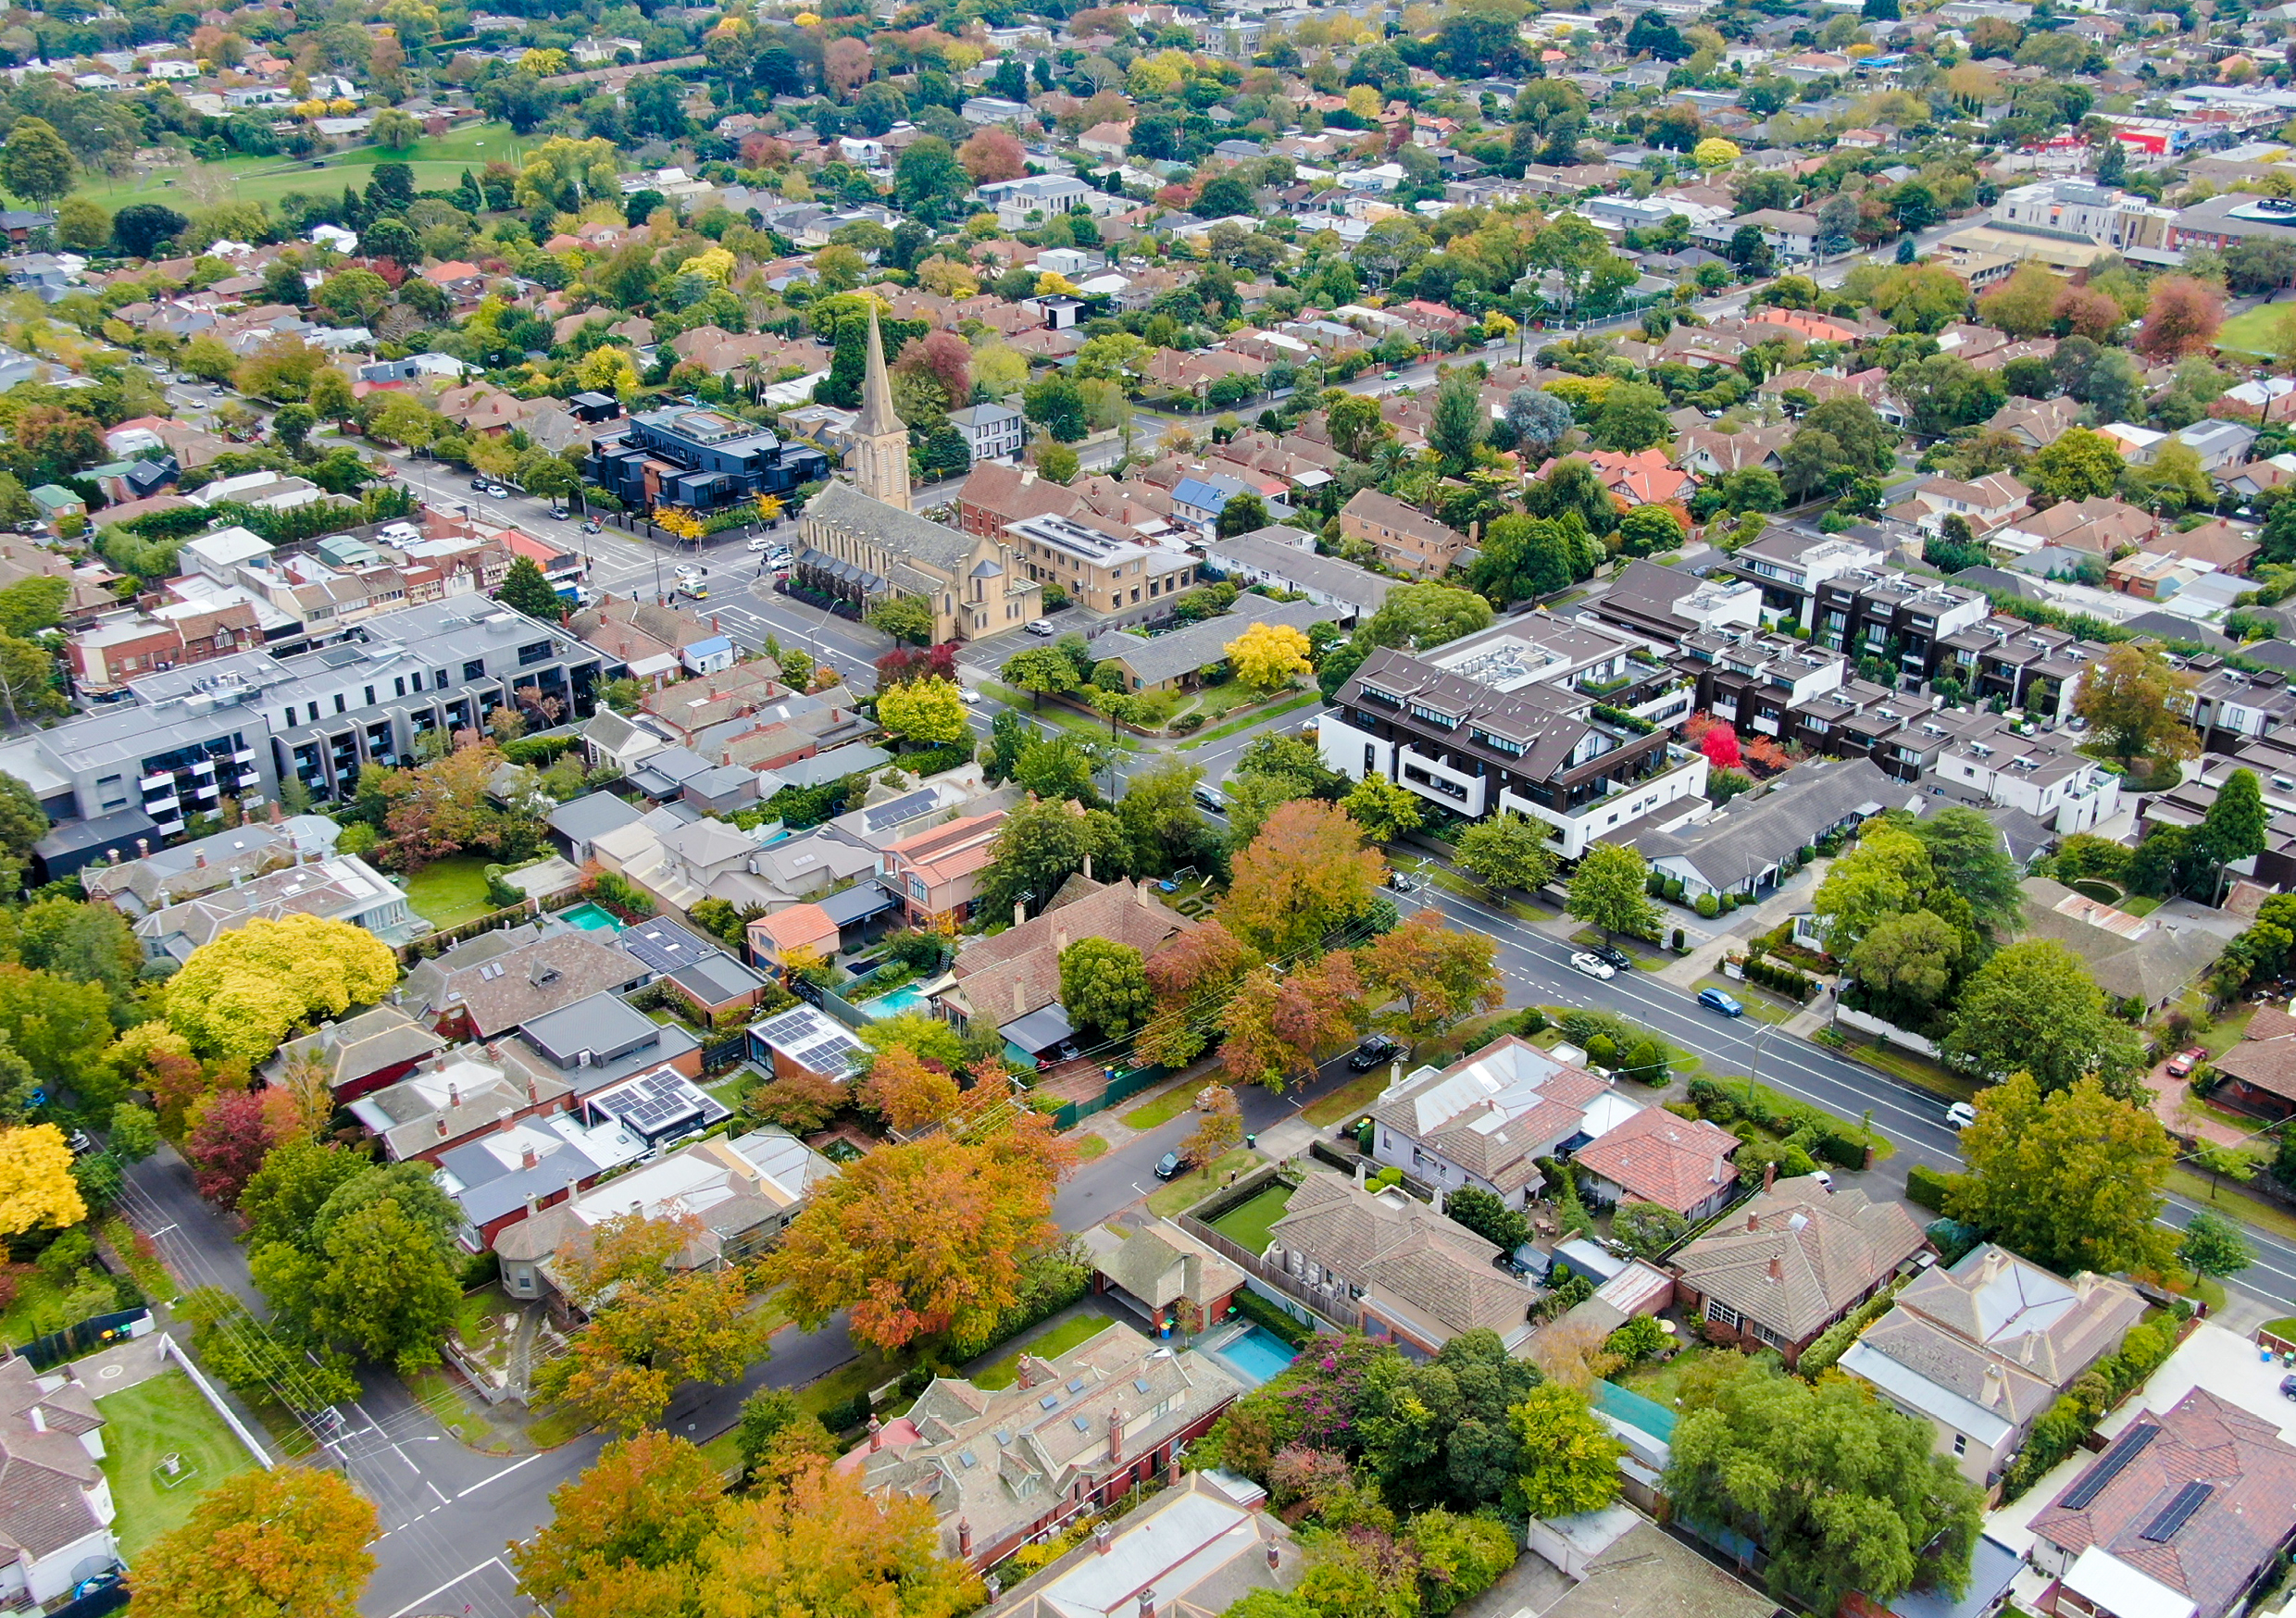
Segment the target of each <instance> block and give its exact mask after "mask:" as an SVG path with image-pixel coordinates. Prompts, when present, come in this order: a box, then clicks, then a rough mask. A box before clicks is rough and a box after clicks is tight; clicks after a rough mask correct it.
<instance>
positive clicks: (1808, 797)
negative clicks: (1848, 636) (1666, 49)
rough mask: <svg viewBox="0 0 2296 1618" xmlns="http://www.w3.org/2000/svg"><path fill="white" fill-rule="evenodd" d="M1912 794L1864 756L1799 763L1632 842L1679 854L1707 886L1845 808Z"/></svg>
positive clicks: (1833, 821)
mask: <svg viewBox="0 0 2296 1618" xmlns="http://www.w3.org/2000/svg"><path fill="white" fill-rule="evenodd" d="M1913 796H1914V789H1913V788H1912V787H1910V786H1908V785H1906V784H1905V783H1904V782H1903V781H1893V780H1891V779H1890V778H1889V777H1888V776H1887V775H1886V774H1884V773H1883V772H1882V769H1881V766H1880V765H1877V764H1875V763H1874V761H1873V760H1872V759H1870V758H1851V759H1836V760H1832V761H1829V762H1828V763H1826V764H1822V765H1819V764H1813V765H1802V766H1801V767H1800V768H1798V769H1796V770H1794V771H1793V772H1791V774H1790V775H1789V776H1787V777H1786V778H1785V780H1784V782H1783V783H1781V785H1780V786H1779V788H1778V789H1777V790H1772V791H1771V792H1769V793H1768V794H1767V795H1766V796H1764V797H1761V798H1759V799H1752V800H1750V799H1747V798H1740V799H1738V800H1737V801H1736V802H1734V803H1731V804H1730V805H1729V806H1728V807H1727V808H1725V809H1723V810H1721V811H1719V812H1717V813H1716V815H1713V816H1712V817H1711V818H1709V819H1707V820H1704V821H1702V822H1699V823H1698V824H1696V825H1692V826H1686V827H1684V828H1681V829H1680V830H1678V831H1646V832H1644V833H1643V834H1642V835H1641V837H1639V838H1637V839H1636V840H1635V846H1636V847H1638V848H1639V849H1641V852H1642V855H1643V857H1644V858H1645V859H1648V860H1650V861H1652V862H1653V863H1655V862H1657V861H1659V860H1662V859H1676V860H1680V861H1682V862H1683V863H1684V864H1686V865H1690V866H1691V868H1692V869H1693V870H1695V871H1697V872H1698V874H1699V875H1700V876H1702V877H1704V878H1705V879H1706V880H1707V881H1708V882H1709V883H1710V884H1712V885H1713V886H1714V887H1716V888H1731V887H1735V886H1736V885H1737V884H1739V883H1741V882H1743V881H1745V880H1746V879H1747V878H1748V877H1752V876H1755V875H1757V874H1759V873H1760V872H1761V871H1762V870H1763V869H1764V868H1765V867H1766V866H1768V865H1776V864H1777V863H1778V861H1780V860H1783V859H1785V858H1786V857H1787V856H1789V855H1791V853H1794V851H1795V850H1797V849H1799V848H1801V847H1803V845H1804V844H1805V843H1809V842H1813V841H1815V840H1816V838H1817V836H1818V834H1819V833H1821V832H1823V831H1826V830H1827V829H1828V828H1831V827H1834V826H1838V825H1840V824H1841V822H1842V821H1844V820H1846V819H1849V818H1850V817H1851V816H1853V815H1861V814H1863V815H1871V814H1874V813H1877V812H1878V811H1879V810H1881V809H1886V808H1890V807H1892V806H1901V807H1902V806H1903V804H1904V803H1906V801H1907V800H1908V799H1909V798H1911V797H1913Z"/></svg>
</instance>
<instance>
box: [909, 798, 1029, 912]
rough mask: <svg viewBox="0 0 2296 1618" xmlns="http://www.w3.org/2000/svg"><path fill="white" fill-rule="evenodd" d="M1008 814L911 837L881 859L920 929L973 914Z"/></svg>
mask: <svg viewBox="0 0 2296 1618" xmlns="http://www.w3.org/2000/svg"><path fill="white" fill-rule="evenodd" d="M1004 824H1005V811H1004V810H1002V809H992V810H990V811H989V812H988V813H986V814H984V815H966V816H964V817H963V818H962V819H958V820H950V821H944V822H942V824H941V825H939V826H936V827H934V828H931V829H930V830H929V831H920V832H917V834H916V835H915V836H913V837H905V838H903V839H902V840H900V841H899V842H896V843H893V844H892V846H890V847H888V848H887V849H886V850H885V851H884V853H882V854H880V856H879V874H880V876H882V877H883V878H884V882H885V887H886V890H888V891H889V892H891V893H892V895H893V896H894V897H895V898H897V899H898V900H900V901H901V908H902V909H903V911H905V913H906V914H907V915H908V917H909V919H910V921H911V922H912V923H914V924H916V925H917V926H920V927H921V926H926V925H929V924H930V925H939V924H940V923H941V922H942V921H950V922H961V921H963V920H965V919H966V918H967V916H969V915H972V912H973V901H974V899H975V897H976V896H977V895H978V894H979V893H980V873H981V871H982V869H983V868H984V867H986V866H987V865H988V863H989V860H990V857H991V855H992V853H993V850H994V844H995V841H996V834H997V829H998V828H1000V827H1002V826H1003V825H1004Z"/></svg>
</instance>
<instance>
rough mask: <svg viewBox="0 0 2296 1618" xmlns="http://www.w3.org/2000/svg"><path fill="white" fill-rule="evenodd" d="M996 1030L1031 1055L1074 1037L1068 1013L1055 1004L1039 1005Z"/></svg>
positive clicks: (1073, 1028) (1074, 1028)
mask: <svg viewBox="0 0 2296 1618" xmlns="http://www.w3.org/2000/svg"><path fill="white" fill-rule="evenodd" d="M997 1032H998V1033H1000V1034H1002V1035H1004V1036H1005V1039H1009V1040H1011V1041H1012V1042H1013V1043H1014V1044H1015V1045H1017V1046H1019V1047H1020V1049H1022V1050H1023V1051H1026V1052H1029V1053H1030V1054H1031V1055H1033V1054H1035V1053H1036V1052H1039V1051H1045V1050H1049V1049H1051V1048H1052V1047H1053V1046H1054V1045H1057V1044H1059V1043H1060V1042H1061V1041H1062V1040H1063V1039H1075V1038H1076V1027H1075V1026H1074V1025H1073V1024H1071V1023H1070V1022H1069V1021H1068V1014H1067V1012H1065V1011H1063V1010H1062V1009H1061V1008H1060V1007H1059V1006H1057V1005H1041V1006H1039V1007H1037V1008H1036V1010H1034V1011H1032V1012H1030V1013H1029V1014H1028V1015H1027V1016H1025V1017H1015V1018H1014V1019H1013V1020H1012V1021H1011V1022H1009V1023H1006V1024H1005V1026H1004V1027H1000V1028H999V1029H997Z"/></svg>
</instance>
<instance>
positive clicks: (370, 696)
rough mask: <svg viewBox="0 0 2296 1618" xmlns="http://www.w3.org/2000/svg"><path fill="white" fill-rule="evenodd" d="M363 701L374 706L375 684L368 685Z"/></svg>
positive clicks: (369, 705)
mask: <svg viewBox="0 0 2296 1618" xmlns="http://www.w3.org/2000/svg"><path fill="white" fill-rule="evenodd" d="M361 701H362V702H363V703H365V705H366V706H368V707H369V708H371V707H373V706H374V705H375V688H374V687H373V686H368V688H367V691H366V693H365V695H364V696H363V697H362V698H361ZM289 723H290V724H293V720H290V721H289Z"/></svg>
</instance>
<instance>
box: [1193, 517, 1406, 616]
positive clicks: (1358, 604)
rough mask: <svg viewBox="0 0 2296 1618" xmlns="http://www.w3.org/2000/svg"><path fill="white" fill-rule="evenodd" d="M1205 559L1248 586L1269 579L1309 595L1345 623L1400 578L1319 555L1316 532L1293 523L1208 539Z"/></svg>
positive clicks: (1375, 607)
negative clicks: (1291, 525) (1296, 526)
mask: <svg viewBox="0 0 2296 1618" xmlns="http://www.w3.org/2000/svg"><path fill="white" fill-rule="evenodd" d="M1204 566H1207V567H1212V568H1217V570H1218V571H1220V572H1221V573H1224V574H1226V575H1227V576H1228V578H1229V581H1230V582H1232V583H1235V584H1241V585H1245V586H1250V585H1254V584H1265V585H1267V587H1268V588H1269V589H1271V590H1280V591H1288V592H1290V593H1292V594H1295V595H1304V596H1305V597H1306V598H1307V599H1308V600H1309V601H1311V602H1313V603H1314V604H1316V605H1317V606H1319V607H1323V608H1325V609H1326V611H1325V614H1324V616H1326V617H1328V618H1329V619H1330V620H1331V621H1332V622H1333V623H1335V624H1338V625H1340V626H1341V628H1342V629H1344V628H1346V627H1348V626H1349V625H1352V624H1354V622H1355V621H1356V620H1357V619H1359V618H1367V617H1369V616H1371V615H1372V614H1373V613H1376V612H1378V611H1379V608H1380V606H1381V605H1382V604H1384V603H1385V602H1386V600H1387V597H1388V592H1389V591H1392V590H1394V589H1396V588H1398V584H1397V581H1396V580H1395V579H1390V578H1388V577H1387V576H1386V575H1385V574H1383V573H1374V572H1372V571H1371V569H1370V568H1368V567H1358V566H1355V564H1354V563H1353V562H1342V561H1341V560H1340V559H1339V558H1338V557H1337V556H1318V555H1317V554H1316V551H1315V536H1314V535H1312V534H1309V533H1307V532H1305V531H1304V529H1292V528H1267V529H1255V530H1254V531H1253V532H1251V533H1248V534H1230V535H1229V536H1228V537H1227V538H1225V539H1221V538H1219V537H1217V536H1215V537H1214V538H1212V539H1209V540H1206V541H1204Z"/></svg>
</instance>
